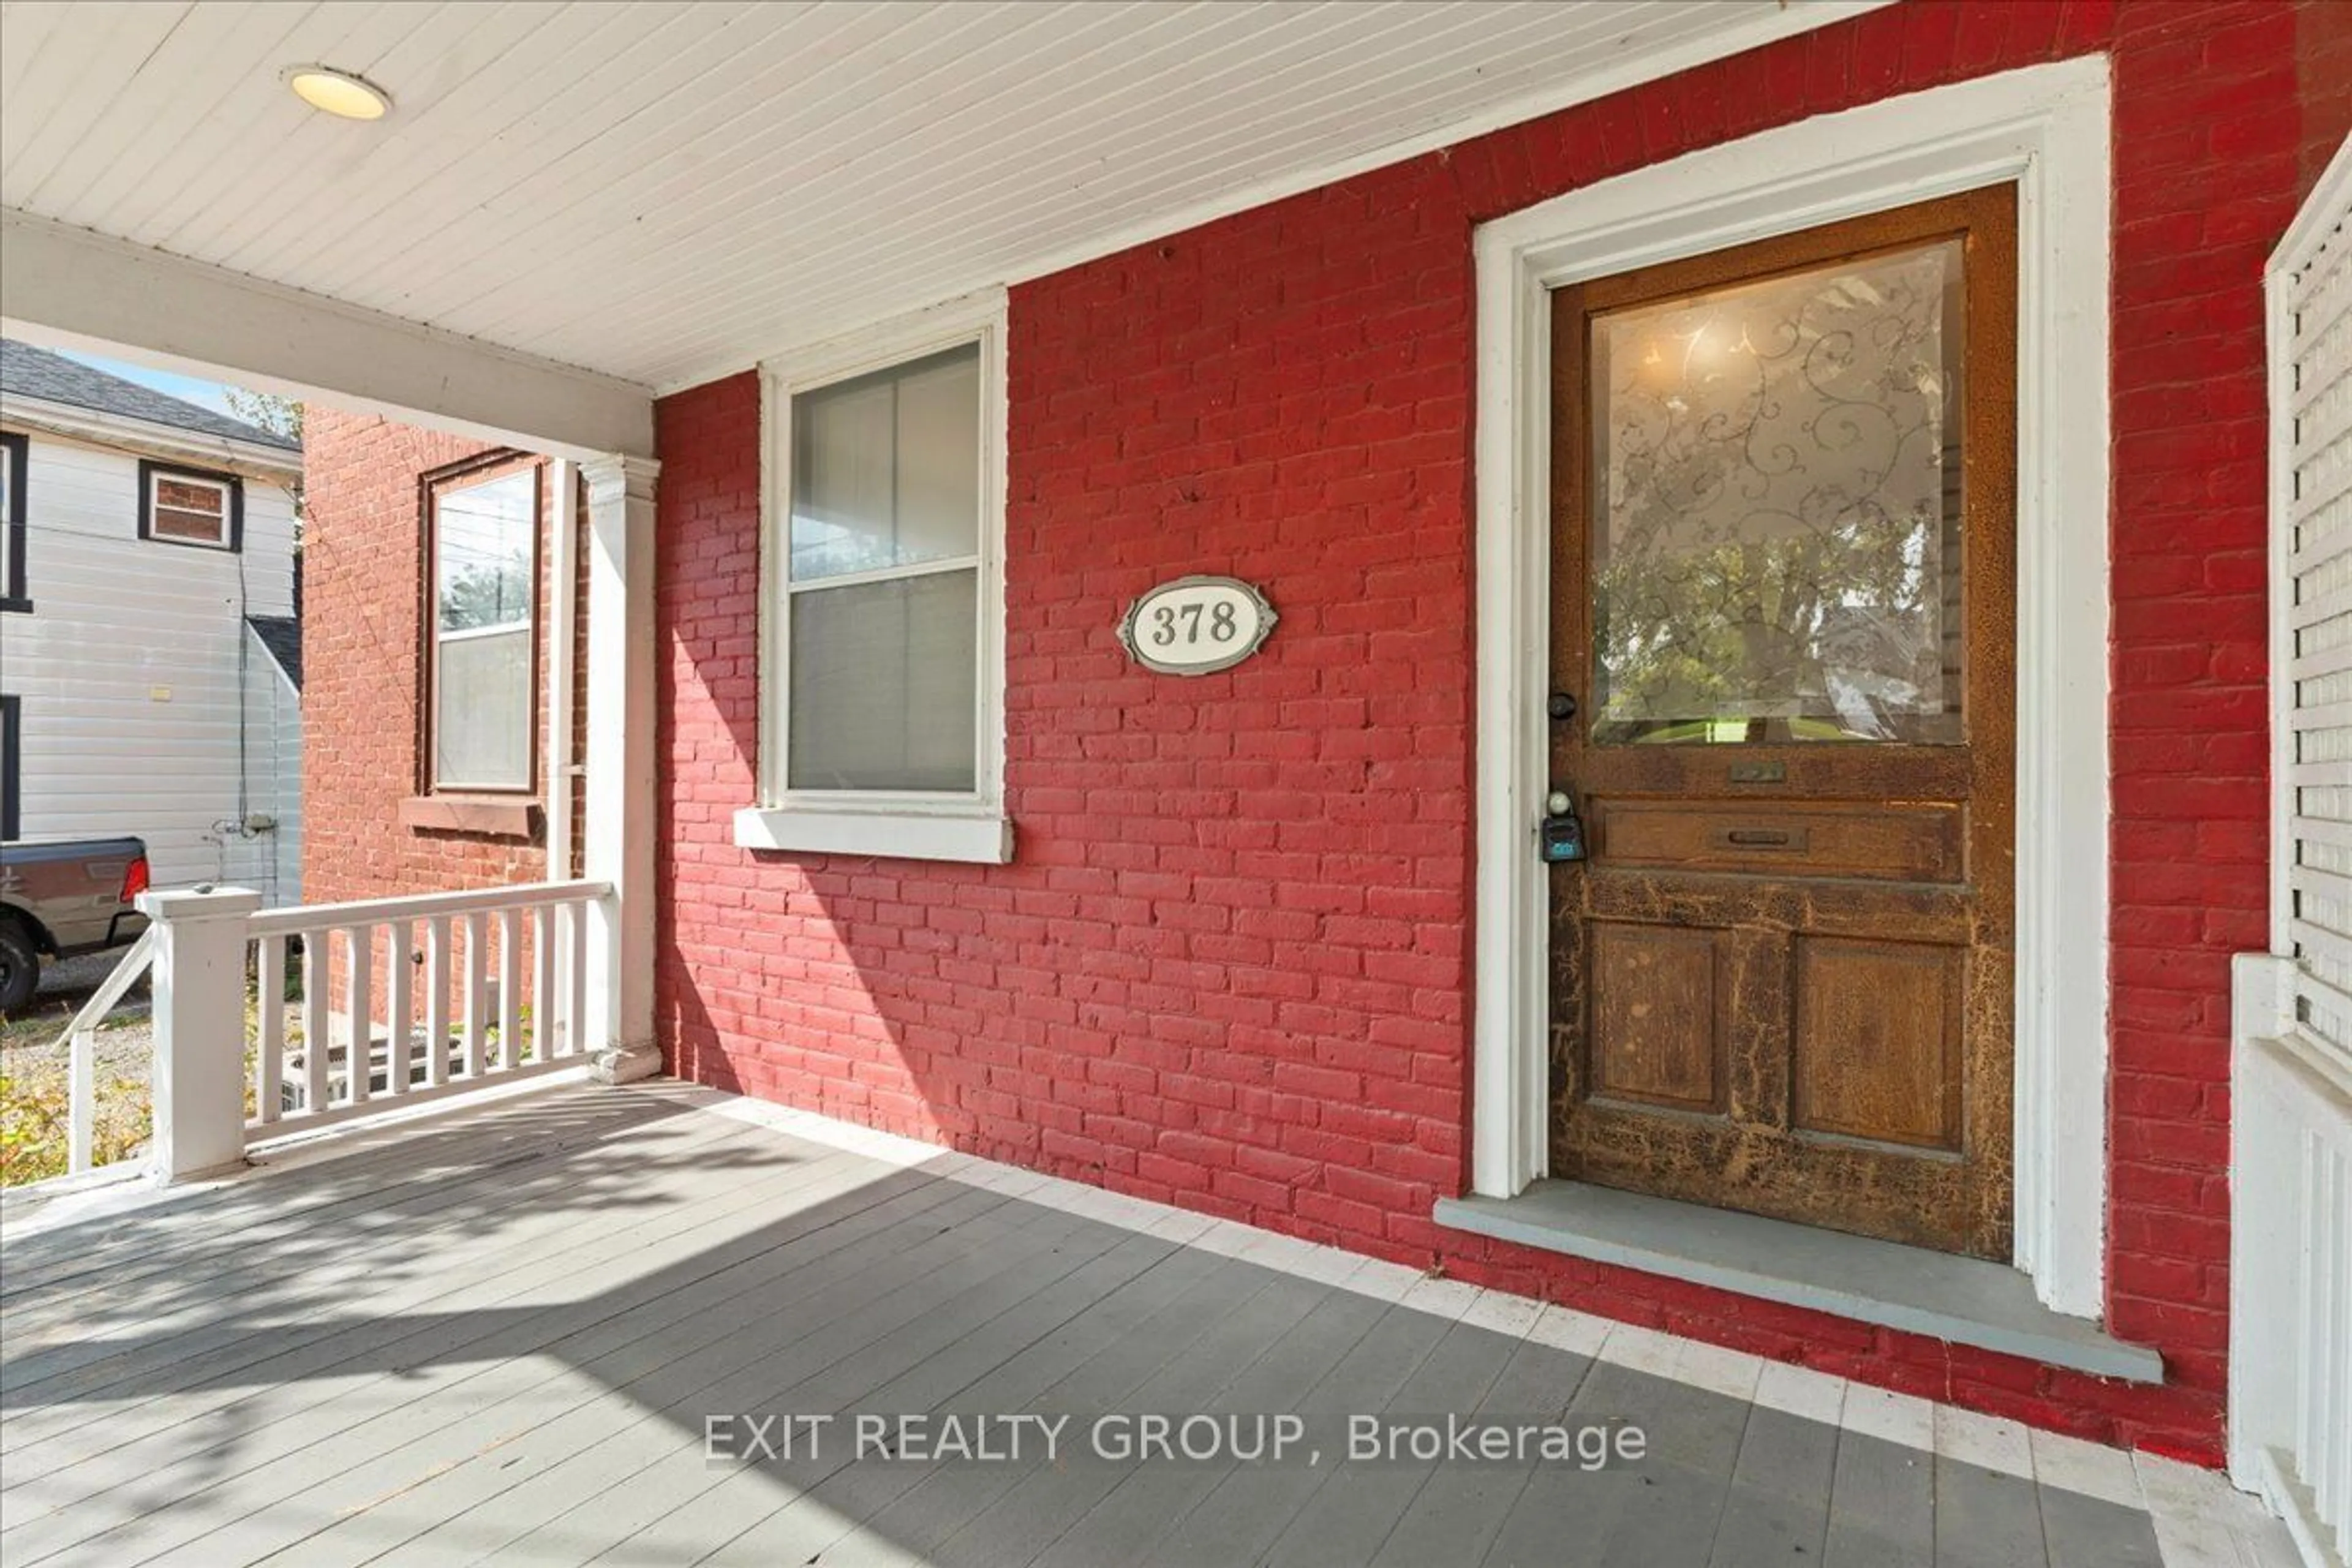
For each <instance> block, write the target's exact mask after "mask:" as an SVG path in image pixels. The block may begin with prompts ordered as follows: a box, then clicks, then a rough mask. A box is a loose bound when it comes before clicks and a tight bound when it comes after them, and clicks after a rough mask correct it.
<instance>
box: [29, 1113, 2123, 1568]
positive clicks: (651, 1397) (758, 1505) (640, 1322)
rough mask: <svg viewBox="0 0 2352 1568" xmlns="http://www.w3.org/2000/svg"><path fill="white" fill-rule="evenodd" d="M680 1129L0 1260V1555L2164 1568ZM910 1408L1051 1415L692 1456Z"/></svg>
mask: <svg viewBox="0 0 2352 1568" xmlns="http://www.w3.org/2000/svg"><path fill="white" fill-rule="evenodd" d="M707 1099H708V1097H707V1096H702V1097H699V1098H698V1093H697V1091H688V1090H684V1089H679V1088H678V1087H677V1086H651V1087H648V1088H645V1089H635V1090H629V1091H614V1090H595V1089H584V1088H583V1089H562V1090H552V1091H548V1092H545V1093H541V1094H539V1095H536V1096H533V1097H530V1098H528V1099H524V1100H515V1101H512V1102H509V1103H508V1104H506V1105H503V1106H501V1107H499V1108H497V1109H495V1110H485V1111H482V1112H478V1113H475V1114H472V1115H469V1116H466V1117H462V1118H458V1119H456V1120H453V1121H448V1122H446V1123H431V1122H428V1123H419V1124H417V1125H415V1126H414V1127H412V1128H410V1129H408V1130H406V1131H405V1132H404V1135H403V1136H401V1137H399V1138H398V1139H397V1140H395V1141H391V1142H379V1143H376V1144H374V1145H373V1146H372V1147H363V1148H362V1149H359V1150H357V1151H355V1152H349V1153H344V1154H341V1155H340V1156H338V1157H334V1158H331V1159H320V1160H316V1161H314V1162H312V1163H307V1164H304V1165H301V1166H299V1168H289V1169H283V1170H278V1171H274V1172H270V1173H265V1174H262V1175H259V1176H255V1177H248V1178H245V1179H242V1180H239V1181H236V1182H233V1183H227V1184H221V1185H218V1186H215V1187H212V1188H207V1189H203V1190H197V1191H193V1192H188V1193H185V1194H168V1195H163V1196H161V1197H158V1198H156V1199H155V1200H153V1201H151V1202H148V1203H145V1204H143V1205H140V1206H137V1207H135V1208H132V1209H130V1210H129V1211H128V1212H120V1213H112V1214H105V1215H91V1216H89V1217H86V1218H82V1219H79V1220H74V1221H70V1222H66V1223H59V1224H56V1225H50V1226H46V1227H40V1228H37V1229H35V1230H34V1232H33V1233H31V1234H25V1233H24V1230H23V1227H22V1226H17V1227H16V1229H17V1234H16V1235H14V1236H11V1237H7V1238H6V1239H5V1268H0V1559H5V1562H6V1563H8V1564H9V1565H10V1568H30V1565H31V1564H34V1563H105V1564H109V1565H129V1564H133V1563H174V1564H178V1563H191V1564H203V1565H205V1568H225V1565H227V1564H234V1563H260V1562H268V1563H300V1564H314V1563H315V1564H332V1563H474V1562H496V1563H584V1562H590V1561H597V1562H614V1563H663V1564H669V1563H703V1562H709V1563H760V1564H777V1563H816V1564H823V1565H825V1568H852V1565H856V1568H879V1565H884V1564H908V1563H940V1564H947V1565H950V1568H993V1565H999V1564H1002V1565H1006V1568H1011V1565H1014V1564H1030V1563H1036V1564H1052V1565H1055V1568H1106V1565H1108V1564H1114V1563H1181V1564H1186V1565H1190V1568H1198V1565H1214V1564H1222V1563H1273V1564H1283V1565H1286V1568H1291V1565H1296V1568H1309V1565H1318V1564H1322V1565H1334V1568H1337V1565H1349V1564H1361V1563H1379V1564H1384V1565H1385V1564H1395V1565H1399V1568H1424V1565H1446V1568H1453V1565H1469V1564H1476V1563H1492V1564H1497V1565H1501V1564H1514V1563H1521V1564H1536V1563H1589V1564H1603V1563H1605V1564H1626V1565H1635V1564H1641V1565H1648V1564H1672V1565H1679V1564H1692V1565H1701V1564H1724V1565H1730V1564H1766V1563H1776V1564H1813V1563H1829V1564H1832V1565H1833V1568H1895V1565H1899V1564H1914V1563H1916V1564H1921V1565H1929V1564H1934V1565H1949V1568H1962V1565H1970V1568H1973V1565H1978V1564H1985V1565H1990V1564H2012V1563H2032V1564H2042V1563H2048V1564H2051V1565H2053V1568H2130V1565H2136V1564H2155V1563H2158V1560H2159V1559H2158V1544H2157V1534H2156V1531H2155V1530H2154V1529H2153V1528H2152V1526H2151V1521H2150V1520H2149V1518H2148V1516H2147V1514H2146V1513H2144V1512H2141V1511H2139V1510H2137V1509H2134V1508H2129V1507H2126V1506H2120V1505H2118V1504H2117V1503H2116V1502H2114V1501H2103V1500H2098V1499H2096V1498H2093V1497H2090V1496H2085V1495H2081V1494H2078V1493H2074V1492H2071V1491H2067V1490H2064V1489H2059V1488H2056V1487H2053V1486H2048V1485H2041V1486H2037V1485H2036V1483H2035V1482H2034V1481H2032V1479H2023V1478H2021V1477H2019V1476H2015V1475H2011V1474H2004V1473H2000V1471H1998V1470H1995V1469H1991V1468H1983V1467H1981V1466H1976V1465H1970V1464H1967V1463H1963V1462H1959V1461H1958V1460H1956V1459H1954V1458H1951V1457H1949V1456H1939V1455H1937V1454H1936V1453H1934V1452H1932V1451H1923V1450H1922V1449H1920V1448H1916V1447H1904V1446H1901V1445H1898V1444H1895V1443H1893V1442H1888V1441H1884V1440H1881V1439H1878V1438H1875V1437H1872V1436H1865V1435H1863V1434H1861V1433H1858V1432H1855V1431H1853V1430H1848V1429H1842V1428H1841V1427H1840V1426H1837V1425H1834V1424H1830V1423H1824V1422H1822V1421H1816V1420H1811V1419H1806V1418H1803V1417H1801V1416H1799V1415H1791V1414H1788V1413H1786V1412H1783V1411H1778V1410H1773V1409H1769V1408H1766V1407H1764V1406H1763V1405H1758V1404H1754V1403H1750V1402H1748V1401H1746V1400H1741V1399H1738V1398H1733V1397H1727V1396H1726V1395H1724V1394H1718V1393H1713V1392H1708V1391H1706V1390H1705V1389H1702V1388H1698V1387H1694V1386H1691V1385H1689V1384H1685V1383H1682V1382H1677V1381H1673V1380H1670V1379H1668V1378H1664V1377H1660V1376H1654V1375H1650V1374H1648V1373H1643V1372H1640V1371H1635V1370H1633V1369H1630V1368H1628V1367H1625V1366H1622V1365H1619V1364H1614V1363H1611V1362H1609V1361H1606V1360H1595V1359H1592V1358H1590V1357H1587V1356H1583V1355H1579V1354H1575V1353H1572V1352H1569V1351H1567V1350H1563V1349H1559V1348H1556V1347H1555V1346H1552V1345H1549V1344H1544V1343H1539V1342H1535V1341H1534V1340H1531V1339H1528V1338H1523V1337H1517V1336H1514V1335H1511V1334H1508V1333H1503V1332H1497V1331H1494V1330H1493V1329H1492V1328H1489V1327H1485V1326H1480V1325H1479V1324H1477V1323H1475V1322H1473V1321H1463V1320H1461V1319H1460V1318H1459V1314H1458V1313H1457V1314H1456V1315H1455V1316H1454V1317H1448V1316H1446V1315H1444V1314H1441V1313H1432V1312H1429V1311H1424V1310H1418V1309H1416V1308H1414V1307H1412V1306H1409V1305H1405V1304H1402V1303H1400V1302H1397V1301H1394V1300H1383V1299H1381V1297H1380V1296H1378V1295H1374V1294H1365V1293H1360V1292H1359V1291H1357V1290H1353V1289H1342V1288H1339V1287H1336V1286H1334V1285H1332V1284H1329V1283H1321V1282H1318V1281H1317V1280H1314V1279H1307V1278H1302V1277H1300V1276H1299V1275H1298V1274H1296V1273H1291V1272H1282V1271H1276V1269H1274V1268H1265V1267H1262V1266H1260V1265H1258V1264H1256V1263H1253V1262H1251V1261H1247V1260H1245V1259H1243V1258H1235V1257H1232V1256H1226V1255H1221V1254H1219V1253H1217V1252H1214V1251H1212V1250H1209V1249H1207V1248H1204V1247H1196V1246H1190V1245H1183V1244H1181V1243H1180V1241H1178V1240H1176V1239H1171V1236H1173V1235H1175V1234H1177V1233H1178V1229H1181V1227H1177V1228H1173V1229H1171V1236H1161V1235H1157V1234H1152V1233H1151V1232H1150V1231H1148V1230H1139V1229H1137V1228H1133V1227H1130V1226H1120V1225H1114V1224H1110V1223H1106V1222H1104V1221H1103V1220H1101V1219H1097V1218H1089V1217H1087V1216H1085V1215H1082V1214H1079V1213H1075V1212H1071V1210H1070V1209H1069V1208H1067V1207H1065V1206H1053V1205H1046V1204H1044V1203H1038V1202H1032V1201H1028V1200H1026V1199H1024V1198H1023V1197H1020V1196H1017V1195H1013V1193H1012V1192H1010V1191H1008V1190H1003V1189H1004V1188H1006V1187H1007V1186H1010V1185H1017V1184H1004V1183H999V1184H996V1185H994V1186H991V1185H983V1184H975V1183H973V1182H971V1181H970V1180H966V1179H962V1178H961V1177H960V1176H958V1175H956V1174H950V1173H940V1172H939V1171H936V1170H932V1169H928V1168H920V1167H916V1168H908V1167H905V1166H902V1165H895V1164H892V1163H887V1162H883V1161H879V1160H876V1159H872V1158H868V1157H866V1156H863V1155H860V1154H857V1153H855V1152H846V1151H845V1150H843V1149H841V1148H838V1147H833V1146H827V1145H825V1144H822V1143H817V1142H808V1141H805V1140H802V1139H799V1138H795V1137H793V1136H791V1135H790V1134H788V1133H786V1132H784V1131H778V1130H777V1129H775V1128H772V1127H767V1126H761V1125H755V1124H752V1123H750V1122H747V1121H742V1120H738V1119H736V1118H733V1117H730V1116H725V1115H717V1114H712V1113H710V1111H709V1110H707V1109H705V1108H703V1103H702V1102H703V1101H704V1100H707ZM948 1164H949V1168H950V1170H952V1169H953V1168H954V1163H953V1162H949V1163H948ZM969 1164H970V1163H968V1162H967V1163H965V1165H966V1167H967V1168H968V1167H969ZM935 1411H944V1412H961V1413H966V1414H977V1413H1007V1412H1035V1413H1042V1414H1054V1413H1074V1414H1075V1415H1076V1417H1077V1419H1076V1420H1074V1421H1073V1422H1072V1424H1071V1425H1070V1426H1068V1427H1066V1428H1065V1430H1064V1436H1063V1442H1062V1444H1061V1451H1060V1453H1059V1455H1058V1456H1057V1458H1056V1459H1055V1461H1054V1462H1051V1463H1048V1462H1046V1461H1045V1459H1044V1458H1042V1457H1041V1456H1040V1455H1039V1454H1038V1453H1037V1452H1036V1448H1037V1447H1038V1445H1037V1444H1036V1443H1035V1442H1034V1436H1033V1440H1032V1442H1031V1444H1030V1445H1029V1447H1030V1451H1029V1452H1027V1453H1024V1455H1023V1457H1022V1458H1020V1459H1019V1460H1017V1461H1004V1462H984V1461H982V1460H979V1459H973V1460H968V1461H967V1460H959V1459H955V1458H946V1459H924V1458H914V1457H909V1456H906V1455H903V1454H901V1455H897V1456H887V1457H886V1456H882V1455H871V1454H869V1455H868V1456H867V1457H866V1458H853V1455H852V1443H851V1439H850V1436H849V1435H848V1433H847V1432H846V1431H843V1430H835V1431H832V1432H829V1433H828V1434H827V1435H826V1436H825V1438H824V1445H823V1447H821V1448H820V1450H819V1452H818V1454H816V1455H815V1456H814V1457H812V1456H811V1455H809V1454H808V1453H807V1452H806V1451H805V1450H806V1446H805V1444H803V1445H801V1446H800V1447H799V1450H798V1451H796V1452H795V1454H794V1455H793V1457H792V1458H786V1459H777V1460H772V1461H771V1460H762V1461H761V1462H758V1463H745V1462H740V1461H736V1460H726V1459H721V1460H719V1461H715V1462H714V1461H713V1460H711V1459H710V1458H708V1457H707V1456H706V1453H705V1448H704V1438H705V1432H706V1425H705V1424H706V1421H707V1420H708V1419H709V1418H714V1417H720V1418H723V1417H730V1416H733V1415H758V1416H770V1415H792V1414H817V1413H834V1412H865V1413H877V1414H897V1413H916V1412H935ZM1147 1412H1160V1413H1169V1414H1172V1415H1185V1414H1191V1413H1196V1412H1216V1413H1223V1414H1231V1415H1257V1414H1269V1413H1285V1412H1287V1413H1297V1414H1298V1415H1301V1416H1302V1418H1303V1419H1304V1420H1305V1421H1306V1422H1307V1439H1306V1440H1307V1441H1308V1442H1312V1443H1314V1444H1316V1445H1317V1446H1318V1447H1320V1448H1321V1449H1322V1450H1323V1452H1322V1457H1321V1459H1320V1462H1318V1463H1314V1464H1309V1463H1307V1462H1306V1461H1305V1459H1304V1458H1303V1457H1302V1453H1303V1450H1302V1452H1295V1453H1293V1454H1292V1455H1291V1456H1290V1457H1289V1458H1287V1459H1286V1462H1284V1463H1281V1464H1278V1465H1272V1464H1269V1465H1244V1464H1235V1463H1233V1462H1231V1461H1230V1460H1227V1459H1223V1458H1212V1459H1208V1460H1203V1461H1192V1460H1185V1459H1181V1458H1178V1459H1175V1460H1171V1461H1160V1460H1158V1459H1155V1460H1153V1461H1152V1462H1150V1463H1143V1464H1138V1463H1134V1462H1118V1461H1115V1460H1113V1459H1110V1458H1104V1457H1102V1456H1100V1455H1098V1454H1097V1453H1096V1452H1095V1451H1094V1449H1093V1447H1092V1445H1091V1444H1090V1443H1088V1442H1087V1441H1086V1439H1085V1437H1084V1436H1083V1434H1084V1431H1085V1429H1086V1428H1087V1423H1088V1421H1089V1420H1090V1419H1091V1418H1092V1417H1093V1416H1094V1415H1097V1414H1100V1413H1111V1414H1125V1415H1133V1414H1139V1413H1147ZM1359 1413H1361V1414H1367V1415H1381V1414H1383V1413H1384V1414H1385V1415H1387V1416H1388V1417H1390V1418H1392V1419H1397V1420H1402V1419H1404V1418H1407V1417H1412V1418H1420V1419H1443V1417H1444V1415H1447V1414H1449V1413H1451V1414H1453V1415H1457V1416H1461V1417H1465V1418H1473V1417H1475V1418H1478V1419H1494V1420H1503V1419H1507V1420H1509V1421H1511V1422H1514V1423H1521V1422H1532V1421H1566V1422H1569V1423H1583V1422H1592V1423H1609V1424H1612V1425H1622V1424H1623V1423H1627V1422H1630V1423H1632V1424H1633V1425H1635V1426H1639V1427H1640V1428H1641V1429H1642V1430H1643V1433H1644V1434H1645V1435H1646V1437H1647V1440H1648V1450H1649V1451H1648V1454H1647V1457H1646V1458H1643V1460H1641V1461H1640V1462H1638V1463H1630V1464H1620V1465H1614V1466H1612V1467H1611V1468H1606V1469H1602V1470H1601V1471H1599V1472H1595V1473H1587V1472H1584V1471H1581V1470H1580V1469H1578V1468H1575V1467H1574V1466H1572V1465H1568V1464H1560V1463H1552V1462H1544V1461H1539V1460H1538V1461H1528V1460H1517V1461H1504V1462H1486V1461H1480V1462H1468V1463H1465V1462H1461V1461H1459V1460H1452V1459H1449V1460H1446V1461H1444V1462H1433V1461H1425V1460H1415V1459H1413V1458H1411V1457H1410V1456H1409V1455H1408V1456H1404V1457H1401V1458H1398V1459H1396V1460H1395V1461H1393V1462H1390V1461H1381V1462H1377V1463H1374V1462H1345V1461H1344V1460H1343V1459H1341V1458H1340V1457H1339V1456H1340V1455H1341V1454H1342V1453H1343V1451H1344V1434H1343V1430H1342V1426H1341V1423H1343V1422H1344V1420H1345V1418H1346V1417H1347V1416H1349V1415H1352V1414H1359ZM845 1419H846V1418H845ZM728 1430H729V1431H730V1433H732V1434H733V1435H734V1440H735V1441H736V1442H737V1443H738V1444H739V1445H740V1443H741V1441H742V1436H741V1432H742V1429H741V1428H740V1427H736V1426H730V1427H729V1428H728ZM1114 1430H1116V1429H1114ZM1246 1430H1248V1427H1247V1426H1244V1431H1246ZM770 1436H771V1437H772V1438H774V1439H776V1440H779V1441H780V1440H781V1431H780V1430H779V1429H771V1432H770Z"/></svg>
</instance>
